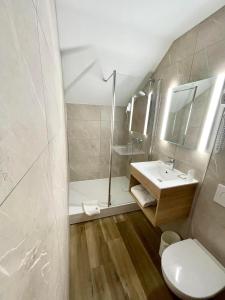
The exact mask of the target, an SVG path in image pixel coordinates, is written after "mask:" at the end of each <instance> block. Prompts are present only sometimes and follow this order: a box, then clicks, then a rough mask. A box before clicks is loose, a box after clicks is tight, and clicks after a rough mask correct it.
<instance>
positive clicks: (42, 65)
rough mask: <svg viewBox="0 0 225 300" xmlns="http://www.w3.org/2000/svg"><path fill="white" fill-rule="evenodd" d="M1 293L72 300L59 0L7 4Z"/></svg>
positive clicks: (0, 119) (1, 21)
mask: <svg viewBox="0 0 225 300" xmlns="http://www.w3.org/2000/svg"><path fill="white" fill-rule="evenodd" d="M0 36H1V47H0V65H1V69H0V101H1V105H0V135H1V139H0V153H1V159H0V184H1V188H0V299H7V300H14V299H23V300H31V299H42V300H45V299H46V300H49V299H54V300H57V299H58V300H62V299H68V234H67V231H68V220H67V219H68V217H67V215H68V212H67V158H66V143H65V120H64V102H63V97H62V82H61V69H60V58H59V49H58V40H57V32H56V18H55V7H54V1H53V0H52V1H41V0H36V1H32V0H20V1H8V0H7V1H6V0H2V1H1V2H0Z"/></svg>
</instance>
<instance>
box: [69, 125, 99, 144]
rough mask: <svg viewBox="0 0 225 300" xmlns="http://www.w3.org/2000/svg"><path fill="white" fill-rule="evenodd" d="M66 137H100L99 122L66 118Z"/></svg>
mask: <svg viewBox="0 0 225 300" xmlns="http://www.w3.org/2000/svg"><path fill="white" fill-rule="evenodd" d="M68 137H69V138H77V139H100V122H98V121H82V120H68Z"/></svg>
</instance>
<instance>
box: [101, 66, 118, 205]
mask: <svg viewBox="0 0 225 300" xmlns="http://www.w3.org/2000/svg"><path fill="white" fill-rule="evenodd" d="M111 77H113V86H112V116H111V139H110V155H109V189H108V207H109V206H111V204H112V203H111V179H112V151H113V137H114V119H115V104H116V70H113V72H112V74H111V75H110V76H109V77H108V78H107V79H105V78H103V81H105V82H107V81H108V80H109V79H110V78H111Z"/></svg>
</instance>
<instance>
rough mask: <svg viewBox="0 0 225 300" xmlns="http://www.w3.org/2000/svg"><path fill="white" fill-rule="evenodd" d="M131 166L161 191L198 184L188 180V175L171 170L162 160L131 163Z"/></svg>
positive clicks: (195, 181)
mask: <svg viewBox="0 0 225 300" xmlns="http://www.w3.org/2000/svg"><path fill="white" fill-rule="evenodd" d="M131 166H132V167H134V168H135V169H137V170H138V171H139V172H140V173H142V174H143V175H144V176H145V177H147V178H148V179H149V180H150V181H152V182H153V183H154V184H155V185H156V186H157V187H159V188H160V189H163V188H170V187H176V186H180V185H186V184H193V183H197V182H198V181H197V180H195V179H188V177H187V175H186V174H184V173H182V172H181V171H179V170H176V169H173V170H171V169H170V168H169V166H168V165H167V164H165V163H164V162H162V161H160V160H157V161H145V162H137V163H131Z"/></svg>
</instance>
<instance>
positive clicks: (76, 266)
mask: <svg viewBox="0 0 225 300" xmlns="http://www.w3.org/2000/svg"><path fill="white" fill-rule="evenodd" d="M159 243H160V231H157V230H156V229H154V228H153V227H152V226H151V225H150V223H149V222H148V221H147V220H146V218H145V217H144V215H143V214H142V213H141V212H133V213H129V214H123V215H120V216H115V217H108V218H104V219H100V220H95V221H91V222H86V223H81V224H76V225H71V226H70V300H89V299H96V300H111V299H115V300H123V299H133V300H138V299H141V300H143V299H154V300H157V299H162V300H166V299H177V298H176V297H175V296H173V295H172V294H171V293H170V291H169V290H168V289H167V287H166V285H165V283H164V281H163V279H162V275H161V268H160V257H159V255H158V249H159Z"/></svg>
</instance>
